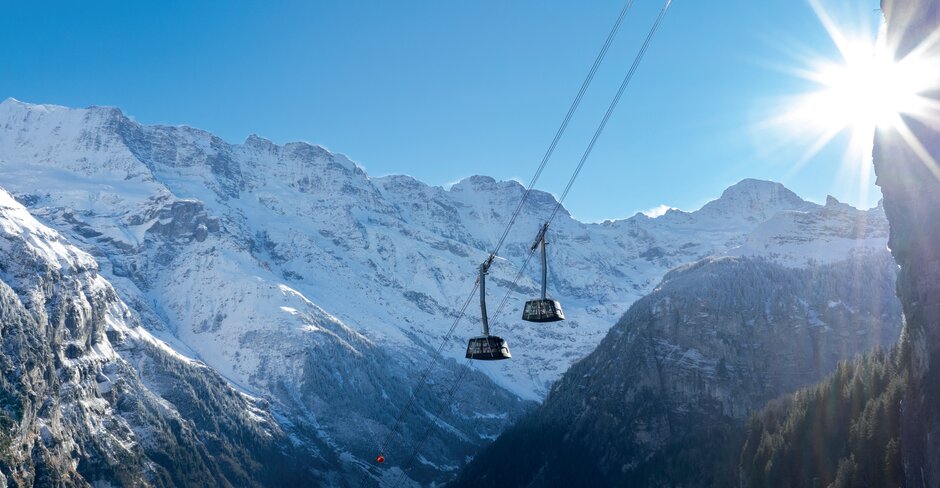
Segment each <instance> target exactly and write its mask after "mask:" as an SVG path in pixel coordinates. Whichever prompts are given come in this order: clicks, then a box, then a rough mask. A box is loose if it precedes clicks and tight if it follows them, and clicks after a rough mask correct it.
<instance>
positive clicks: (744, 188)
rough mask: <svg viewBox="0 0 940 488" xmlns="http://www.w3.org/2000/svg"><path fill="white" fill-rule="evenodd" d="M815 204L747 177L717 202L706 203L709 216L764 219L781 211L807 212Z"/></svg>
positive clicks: (705, 209) (779, 185)
mask: <svg viewBox="0 0 940 488" xmlns="http://www.w3.org/2000/svg"><path fill="white" fill-rule="evenodd" d="M810 206H813V204H811V203H809V202H807V201H806V200H803V199H802V198H800V197H799V195H797V194H796V193H793V192H792V191H790V189H788V188H787V187H785V186H783V185H782V184H781V183H777V182H775V181H767V180H758V179H754V178H745V179H743V180H741V181H739V182H738V183H735V184H734V185H731V186H730V187H728V188H727V189H726V190H725V191H724V192H723V193H722V194H721V197H719V198H718V199H717V200H713V201H711V202H708V203H707V204H705V206H704V207H702V209H701V210H700V212H704V213H706V214H712V213H714V214H729V213H731V214H737V215H743V216H744V217H745V218H758V219H764V218H767V217H769V216H770V215H772V214H774V213H776V212H777V211H780V210H805V209H808V208H809V207H810Z"/></svg>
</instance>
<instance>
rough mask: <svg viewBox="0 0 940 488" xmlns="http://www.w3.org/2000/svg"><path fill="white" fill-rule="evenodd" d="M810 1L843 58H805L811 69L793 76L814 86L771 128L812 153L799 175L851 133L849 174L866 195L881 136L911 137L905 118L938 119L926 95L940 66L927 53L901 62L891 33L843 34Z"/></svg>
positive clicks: (854, 31)
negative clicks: (882, 132)
mask: <svg viewBox="0 0 940 488" xmlns="http://www.w3.org/2000/svg"><path fill="white" fill-rule="evenodd" d="M809 3H810V5H811V6H812V8H813V10H814V11H815V13H816V15H817V17H818V18H819V21H820V22H821V23H822V25H823V26H824V27H825V29H826V31H827V32H828V34H829V36H830V38H831V39H832V41H833V43H834V44H835V46H836V47H837V48H838V51H839V56H838V57H837V59H827V58H824V57H821V56H816V57H811V58H809V59H806V60H804V67H803V68H800V69H797V70H795V71H794V73H795V74H796V76H798V77H800V78H802V79H804V80H806V81H809V82H810V83H811V84H812V85H813V86H814V88H813V89H811V90H809V91H807V92H806V93H802V94H799V95H796V96H793V97H788V98H787V99H786V100H785V102H784V103H783V104H782V108H781V109H780V110H779V111H778V113H777V115H776V116H774V117H773V118H772V119H771V120H770V123H771V125H774V126H778V125H782V126H784V127H785V128H787V129H788V131H789V134H790V136H791V138H792V139H796V140H798V141H802V142H800V144H803V145H805V147H807V149H806V151H805V154H804V157H803V159H802V160H801V161H800V162H799V164H797V166H796V167H795V168H794V170H793V171H797V170H798V169H799V168H800V167H801V166H802V165H803V164H805V163H806V162H807V161H808V160H809V159H811V158H812V157H813V156H815V155H816V154H817V153H818V152H819V151H820V150H822V148H824V147H825V146H827V145H828V144H829V143H830V142H832V140H833V139H835V138H836V137H837V136H838V135H840V134H844V133H847V134H848V136H849V138H848V141H849V142H848V147H847V148H846V153H845V157H844V161H843V170H847V171H849V172H851V173H852V174H854V175H856V176H857V177H858V178H859V184H860V186H859V188H860V189H863V188H867V187H868V184H869V181H868V178H869V176H868V175H869V174H870V169H871V153H872V144H873V140H874V134H875V130H876V129H878V128H890V129H895V130H898V131H899V132H902V133H905V132H909V131H908V130H907V128H906V125H905V122H904V119H905V117H912V118H917V119H922V120H923V119H928V118H930V117H936V115H937V113H938V111H937V106H936V103H935V102H934V101H932V100H931V99H929V98H927V97H925V96H923V93H925V92H927V91H929V90H930V89H931V87H933V86H937V83H936V82H937V81H938V80H937V77H938V74H940V71H938V68H940V64H938V63H937V62H936V61H934V62H932V63H931V62H928V61H930V60H929V59H927V58H928V56H926V55H925V54H924V53H925V52H927V51H929V49H926V48H925V49H914V50H913V51H911V52H910V53H909V54H908V55H906V56H905V57H904V58H902V59H896V57H897V56H895V53H894V50H893V49H892V48H891V46H888V45H886V43H885V41H884V39H885V36H884V32H880V33H879V34H878V35H877V36H876V35H874V33H873V32H871V29H864V28H862V29H847V28H844V27H842V26H839V25H838V24H837V23H836V22H835V21H834V19H833V17H832V16H831V15H830V14H829V13H828V12H827V10H826V9H825V8H823V6H822V5H821V3H820V1H819V0H809ZM882 29H883V26H882Z"/></svg>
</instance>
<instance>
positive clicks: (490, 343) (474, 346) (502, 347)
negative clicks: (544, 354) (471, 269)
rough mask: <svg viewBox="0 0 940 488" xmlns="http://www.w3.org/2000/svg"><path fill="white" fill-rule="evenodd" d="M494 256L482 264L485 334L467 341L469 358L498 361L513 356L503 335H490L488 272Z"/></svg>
mask: <svg viewBox="0 0 940 488" xmlns="http://www.w3.org/2000/svg"><path fill="white" fill-rule="evenodd" d="M494 257H495V256H493V255H491V256H490V257H489V258H488V259H487V260H486V261H484V262H483V264H481V265H480V317H481V318H482V321H483V335H481V336H477V337H472V338H470V341H469V342H468V343H467V355H466V358H467V359H477V360H480V361H498V360H500V359H509V358H511V357H512V355H511V354H509V344H508V343H507V342H506V341H505V340H504V339H503V338H502V337H499V336H494V335H490V324H489V321H488V320H487V317H486V272H487V271H489V269H490V265H491V264H493V258H494Z"/></svg>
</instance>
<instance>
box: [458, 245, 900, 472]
mask: <svg viewBox="0 0 940 488" xmlns="http://www.w3.org/2000/svg"><path fill="white" fill-rule="evenodd" d="M894 284H895V267H894V264H893V262H892V261H891V258H890V256H889V255H888V254H887V253H886V252H883V253H882V254H880V255H878V256H871V257H868V258H866V259H864V260H848V261H845V262H842V263H837V264H829V265H821V266H817V267H811V268H807V269H794V268H786V267H783V266H780V265H778V264H774V263H772V262H768V261H767V260H764V259H760V258H718V259H708V260H704V261H701V262H698V263H695V264H692V265H688V266H685V267H682V268H679V269H677V270H675V271H673V272H670V273H669V274H668V275H666V277H665V278H664V279H663V282H662V283H661V284H660V285H659V286H658V287H657V289H656V290H655V291H654V292H653V293H652V294H650V295H648V296H646V297H644V298H642V299H640V300H639V301H637V302H636V303H635V304H634V305H633V306H632V307H631V308H630V310H629V311H628V312H627V313H626V314H625V315H624V317H623V318H622V319H621V320H620V322H619V323H618V324H617V325H616V326H614V328H612V329H611V331H610V333H609V334H608V336H607V337H606V338H605V339H604V340H603V341H602V342H601V344H600V345H599V346H598V348H597V349H596V350H595V351H594V352H593V353H591V354H590V355H589V356H587V357H586V358H585V359H583V360H581V361H579V362H578V363H576V364H575V365H574V366H572V368H571V369H570V370H569V371H568V372H567V373H566V374H565V375H564V376H563V377H562V379H561V380H560V381H559V382H558V383H556V384H555V386H554V387H553V388H552V390H551V392H550V394H549V396H548V398H547V399H546V401H545V403H544V404H543V405H542V406H541V407H540V408H539V409H537V410H536V411H535V412H534V413H532V414H530V415H528V416H527V417H525V418H524V419H523V421H521V422H519V423H518V424H516V425H514V426H512V427H510V428H509V429H508V430H507V431H506V432H504V433H503V434H502V435H501V436H500V437H499V439H497V440H496V441H495V442H494V443H493V444H492V445H491V446H489V447H488V448H486V449H484V450H483V452H482V453H481V454H479V455H478V456H477V457H476V458H475V459H474V460H473V461H472V462H471V463H470V464H469V465H468V466H467V467H466V468H465V469H464V470H463V472H462V473H461V475H460V477H459V479H458V481H457V483H455V486H483V484H484V483H489V484H495V486H528V487H538V486H733V485H736V484H737V477H738V472H737V466H738V460H739V458H740V453H741V446H742V445H743V443H744V440H745V426H746V419H747V418H748V416H749V415H750V414H751V413H752V412H753V411H755V410H757V409H759V408H761V406H763V405H764V404H765V403H766V402H767V401H769V400H771V399H773V398H776V397H778V396H779V395H781V394H783V393H787V392H791V391H795V390H796V389H798V388H801V387H804V386H806V385H809V384H811V383H813V382H815V381H818V380H819V379H820V378H822V377H824V375H826V374H828V373H829V372H831V371H833V370H834V369H835V368H836V366H837V364H838V362H839V361H840V360H844V359H849V358H853V357H855V356H856V355H857V354H859V353H861V352H864V351H868V350H871V349H872V348H874V347H878V346H887V345H890V344H893V343H894V342H895V341H896V340H897V337H898V334H899V331H900V326H901V317H900V307H899V304H898V302H897V300H896V299H895V297H894ZM509 457H511V458H512V459H513V462H512V463H509V464H506V463H503V462H501V460H503V459H507V458H509Z"/></svg>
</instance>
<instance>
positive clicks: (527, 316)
mask: <svg viewBox="0 0 940 488" xmlns="http://www.w3.org/2000/svg"><path fill="white" fill-rule="evenodd" d="M522 320H525V321H527V322H558V321H559V320H565V313H564V312H563V311H562V310H561V304H560V303H558V302H557V301H555V300H552V299H550V298H548V299H545V300H529V301H528V302H525V308H524V309H522Z"/></svg>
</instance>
